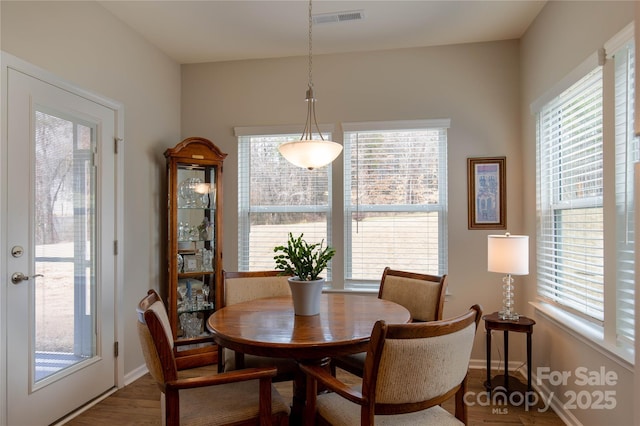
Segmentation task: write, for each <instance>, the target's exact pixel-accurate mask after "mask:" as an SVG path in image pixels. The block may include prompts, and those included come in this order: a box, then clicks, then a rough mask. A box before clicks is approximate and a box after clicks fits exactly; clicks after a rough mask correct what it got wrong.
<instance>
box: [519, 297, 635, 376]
mask: <svg viewBox="0 0 640 426" xmlns="http://www.w3.org/2000/svg"><path fill="white" fill-rule="evenodd" d="M529 304H530V305H531V306H533V307H534V308H535V310H536V311H537V312H539V313H540V314H541V315H542V316H543V317H545V318H546V319H548V320H549V321H550V322H551V323H552V324H553V325H555V326H557V327H558V328H560V329H562V330H563V331H565V332H567V333H569V334H570V335H572V336H573V337H575V338H577V339H578V340H580V341H581V342H583V343H584V344H586V345H587V346H589V347H591V348H593V349H594V350H596V351H598V352H600V353H601V354H602V355H604V356H606V357H607V358H609V359H610V360H612V361H614V362H616V363H617V364H619V365H620V366H622V367H624V368H626V369H627V370H629V371H630V372H633V371H634V354H633V352H632V351H631V350H630V349H626V348H624V347H621V346H615V345H612V344H610V343H607V342H605V340H604V330H603V329H602V327H601V326H598V325H595V324H589V323H588V322H586V321H585V320H583V319H581V318H578V317H576V316H575V315H571V314H570V313H567V312H565V311H563V310H562V309H560V308H557V307H555V306H553V305H551V304H549V303H545V302H542V301H538V302H529Z"/></svg>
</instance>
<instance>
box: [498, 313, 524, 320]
mask: <svg viewBox="0 0 640 426" xmlns="http://www.w3.org/2000/svg"><path fill="white" fill-rule="evenodd" d="M498 316H499V317H500V319H501V320H506V321H518V320H519V319H520V314H518V313H516V312H511V311H499V312H498Z"/></svg>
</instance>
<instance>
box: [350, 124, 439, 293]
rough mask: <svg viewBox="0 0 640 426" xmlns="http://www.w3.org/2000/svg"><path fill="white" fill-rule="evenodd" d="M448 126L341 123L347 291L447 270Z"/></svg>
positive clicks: (436, 273) (437, 273)
mask: <svg viewBox="0 0 640 426" xmlns="http://www.w3.org/2000/svg"><path fill="white" fill-rule="evenodd" d="M448 127H449V120H426V121H410V122H386V123H384V122H376V123H343V129H344V131H345V133H344V164H345V166H344V220H345V222H344V235H345V288H352V289H357V288H366V287H370V286H372V285H375V286H377V285H378V284H379V282H380V275H381V272H382V269H383V268H384V267H385V266H390V267H392V268H394V269H404V270H409V271H415V272H423V273H429V274H434V275H439V274H443V273H445V272H446V270H447V129H448Z"/></svg>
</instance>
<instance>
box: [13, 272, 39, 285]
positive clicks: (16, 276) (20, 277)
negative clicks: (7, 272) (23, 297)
mask: <svg viewBox="0 0 640 426" xmlns="http://www.w3.org/2000/svg"><path fill="white" fill-rule="evenodd" d="M35 277H44V275H42V274H35V275H32V276H28V275H25V274H23V273H22V272H14V273H13V274H12V275H11V282H12V283H14V284H20V283H21V282H22V281H27V280H28V279H30V278H35Z"/></svg>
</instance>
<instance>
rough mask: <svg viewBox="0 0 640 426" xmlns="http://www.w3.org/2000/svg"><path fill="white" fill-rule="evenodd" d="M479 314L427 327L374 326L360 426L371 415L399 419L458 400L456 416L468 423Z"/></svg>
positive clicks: (476, 309) (380, 323)
mask: <svg viewBox="0 0 640 426" xmlns="http://www.w3.org/2000/svg"><path fill="white" fill-rule="evenodd" d="M481 316H482V309H481V308H480V306H478V305H474V306H473V307H472V308H471V309H470V310H469V311H468V312H466V313H465V314H463V315H460V316H458V317H455V318H452V319H448V320H440V321H433V322H425V323H410V324H386V323H385V322H384V321H378V322H377V323H376V324H375V326H374V328H373V332H372V335H371V344H370V346H369V350H368V351H367V358H366V361H365V367H364V377H363V381H362V395H363V398H364V399H365V400H368V401H369V404H368V405H363V407H362V411H361V415H362V424H372V423H371V422H370V421H369V420H371V421H372V420H373V416H374V415H375V414H400V413H410V412H415V411H421V410H425V409H428V408H430V407H433V406H436V405H440V404H441V403H443V402H444V401H446V400H447V399H449V398H450V397H451V396H453V395H454V394H455V395H456V417H457V418H458V419H460V420H461V421H463V422H465V424H466V406H465V404H464V401H463V397H464V393H465V392H466V380H467V371H468V367H469V360H470V357H471V349H472V346H473V341H474V337H475V334H476V330H477V327H478V324H479V322H480V318H481Z"/></svg>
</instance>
